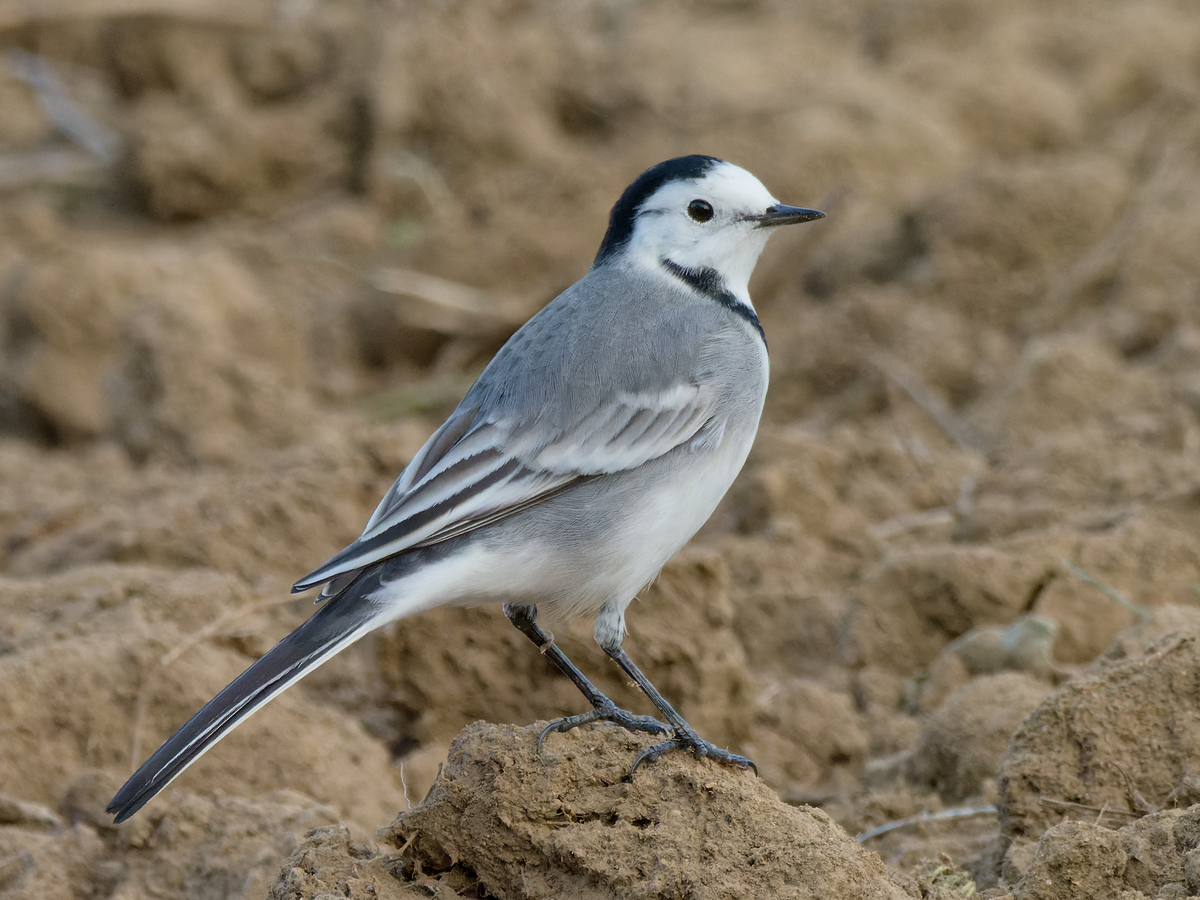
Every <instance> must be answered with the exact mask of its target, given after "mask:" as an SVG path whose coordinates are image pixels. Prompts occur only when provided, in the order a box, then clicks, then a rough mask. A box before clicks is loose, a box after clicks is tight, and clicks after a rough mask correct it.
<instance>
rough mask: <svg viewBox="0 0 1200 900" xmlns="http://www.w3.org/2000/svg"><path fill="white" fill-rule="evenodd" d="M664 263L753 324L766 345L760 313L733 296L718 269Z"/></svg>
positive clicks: (682, 279)
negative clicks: (759, 318)
mask: <svg viewBox="0 0 1200 900" xmlns="http://www.w3.org/2000/svg"><path fill="white" fill-rule="evenodd" d="M662 265H663V268H664V269H666V270H667V271H668V272H670V273H671V274H672V275H674V276H675V277H676V278H678V279H679V280H680V281H682V282H683V283H684V284H686V285H688V286H689V287H691V288H694V289H695V290H697V291H699V292H700V293H701V294H703V295H704V296H706V297H710V298H712V299H713V300H716V301H717V302H718V303H720V304H721V305H722V306H724V307H725V308H726V309H728V310H730V311H731V312H733V313H734V314H736V315H739V316H741V317H742V318H743V319H745V320H746V321H747V322H749V323H750V324H751V325H753V326H754V330H755V331H757V332H758V336H759V337H760V338H762V342H763V346H764V347H765V346H766V344H767V335H766V333H765V332H764V331H763V327H762V322H760V321H758V315H757V314H756V313H755V312H754V310H752V309H751V308H750V307H749V306H747V305H746V304H745V303H742V302H741V301H740V300H738V298H737V297H735V296H733V294H732V292H730V290H729V288H727V287H725V280H724V279H723V278H721V275H720V273H718V272H717V270H716V269H709V268H704V269H685V268H684V267H683V266H681V265H679V263H677V262H672V261H671V260H669V259H664V260H662Z"/></svg>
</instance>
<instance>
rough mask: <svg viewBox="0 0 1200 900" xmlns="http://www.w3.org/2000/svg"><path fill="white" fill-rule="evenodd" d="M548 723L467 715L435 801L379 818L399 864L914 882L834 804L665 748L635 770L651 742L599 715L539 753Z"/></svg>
mask: <svg viewBox="0 0 1200 900" xmlns="http://www.w3.org/2000/svg"><path fill="white" fill-rule="evenodd" d="M540 727H541V726H538V725H535V726H532V727H529V728H523V729H516V728H513V727H511V726H495V725H486V724H483V723H478V724H476V725H473V726H471V727H469V728H468V729H466V730H465V731H464V732H463V733H462V734H461V735H460V736H459V737H458V738H457V739H456V740H455V741H454V743H453V744H452V745H451V748H450V756H449V759H448V761H447V765H446V769H445V770H444V771H443V772H442V774H441V775H440V777H439V778H438V780H437V782H436V783H435V784H434V786H433V789H432V791H431V792H430V794H429V796H428V797H426V798H425V800H424V802H423V803H422V804H421V805H420V806H418V807H416V808H415V809H412V810H410V811H409V812H405V813H401V814H400V816H399V818H398V819H397V820H396V821H395V822H394V823H393V824H392V825H391V826H390V827H388V828H386V829H384V830H383V831H381V832H380V834H379V838H380V840H381V841H383V842H384V843H387V844H391V845H392V846H393V847H395V848H397V851H398V853H395V854H394V855H393V860H394V861H393V862H392V866H393V868H394V870H396V871H397V872H400V873H403V874H404V875H406V876H407V877H409V878H411V879H413V880H416V881H418V882H419V883H421V884H424V885H427V886H428V888H429V889H430V890H432V889H434V888H435V886H439V885H440V886H441V889H442V890H445V889H446V888H447V887H449V888H450V889H451V890H454V891H456V892H458V893H462V892H463V891H465V890H474V891H476V892H481V893H486V894H496V895H499V896H503V897H512V898H521V897H530V898H532V897H547V898H548V897H563V896H570V897H579V898H585V897H589V898H590V897H596V898H599V897H647V898H650V897H678V896H681V895H686V896H689V897H697V898H703V897H762V896H767V895H770V896H773V897H831V898H836V897H894V898H899V897H903V896H905V892H904V891H903V890H901V888H900V886H899V885H898V884H897V883H896V882H895V881H894V880H893V879H891V878H890V877H889V876H888V875H887V873H886V871H885V870H884V868H883V865H882V864H881V863H880V861H879V859H878V858H877V857H875V856H874V855H873V854H868V853H865V852H863V851H862V850H861V849H859V848H858V846H857V845H855V843H854V842H853V841H852V840H850V838H849V836H847V835H846V834H845V832H843V831H842V830H841V829H840V828H839V827H838V826H837V825H836V824H834V823H833V822H832V821H831V820H830V819H829V817H828V816H826V815H825V814H824V813H822V812H821V811H820V810H816V809H811V808H799V809H797V808H794V807H790V806H787V805H785V804H783V803H781V802H780V801H779V800H778V798H776V797H775V795H774V794H773V793H772V792H771V791H770V790H769V789H768V788H766V787H765V786H764V785H763V784H762V783H761V782H760V781H758V780H757V779H756V778H754V776H753V775H752V774H750V773H748V772H739V771H732V770H728V769H725V768H722V767H720V766H717V765H713V764H699V765H698V764H696V763H695V761H693V760H691V759H687V758H676V757H674V756H667V757H666V758H664V759H661V760H659V761H657V762H656V763H655V764H653V765H651V766H647V767H645V768H644V769H641V770H639V771H638V773H637V775H636V776H635V777H634V779H633V780H632V782H627V781H625V780H624V774H625V773H626V772H628V769H629V765H630V761H631V759H632V758H633V756H634V755H636V753H637V751H638V749H639V748H640V747H642V746H647V745H648V742H646V741H639V740H638V739H635V738H633V737H631V736H630V735H627V734H626V733H624V732H621V731H619V730H618V729H615V728H610V727H605V726H598V727H597V726H590V727H587V728H584V729H580V730H577V731H574V732H570V733H568V734H566V735H556V736H555V737H554V738H552V739H551V741H550V742H548V743H547V745H546V746H545V748H544V750H543V751H542V752H541V753H539V752H538V750H537V748H536V746H535V739H536V736H537V733H538V731H539V730H540ZM551 744H552V745H553V746H551ZM323 837H324V836H318V837H317V838H316V839H312V840H310V847H311V845H312V844H314V843H318V844H319V843H321V842H322V840H323ZM335 839H336V837H335ZM345 847H346V851H347V852H348V853H351V854H352V853H355V852H356V851H355V848H354V847H353V846H352V845H350V844H346V845H345ZM311 852H312V851H311V850H310V849H308V848H305V849H302V850H301V851H299V853H298V855H297V856H298V858H299V859H300V860H303V858H304V857H305V855H306V854H309V853H311ZM358 852H361V851H358ZM324 866H325V867H330V866H329V863H328V862H324ZM332 868H333V873H332V874H333V877H334V878H336V877H337V875H336V873H337V871H338V866H337V865H336V864H335V865H334V866H332ZM289 877H290V876H288V875H285V879H287V878H289ZM346 883H347V885H348V884H349V883H348V882H346ZM328 884H329V882H324V883H318V885H317V887H316V889H317V890H320V889H322V888H324V889H329V888H328V887H326V885H328ZM367 895H368V892H367V891H365V890H364V891H363V892H362V893H361V894H358V893H354V892H353V891H351V892H350V893H348V894H347V896H367Z"/></svg>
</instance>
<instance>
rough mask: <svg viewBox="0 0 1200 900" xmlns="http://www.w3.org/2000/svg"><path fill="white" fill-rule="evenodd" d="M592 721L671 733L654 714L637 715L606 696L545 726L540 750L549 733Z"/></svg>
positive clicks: (538, 742) (647, 731)
mask: <svg viewBox="0 0 1200 900" xmlns="http://www.w3.org/2000/svg"><path fill="white" fill-rule="evenodd" d="M591 722H611V723H612V724H613V725H620V726H621V727H622V728H624V729H625V730H626V731H632V732H635V733H636V732H639V731H640V732H645V733H646V734H670V733H671V729H669V728H668V727H667V726H666V725H664V724H663V723H662V722H660V721H658V719H655V718H654V717H653V716H639V715H635V714H634V713H631V712H627V711H626V710H623V709H621V707H619V706H617V704H615V703H613V702H612V701H611V700H609V699H608V698H605V702H604V703H601V704H600V705H598V706H596V707H595V708H594V709H589V710H588V711H587V712H585V713H580V714H579V715H577V716H563V717H562V718H561V719H555V720H554V721H552V722H551V723H550V724H549V725H547V726H546V727H545V728H543V729H542V733H541V734H539V735H538V739H537V748H538V752H541V749H542V743H543V742H544V741H545V740H546V737H547V736H548V735H550V734H553V733H554V732H567V731H570V730H571V729H572V728H578V727H579V726H580V725H587V724H589V723H591Z"/></svg>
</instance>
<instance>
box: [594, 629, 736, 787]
mask: <svg viewBox="0 0 1200 900" xmlns="http://www.w3.org/2000/svg"><path fill="white" fill-rule="evenodd" d="M604 652H605V653H607V654H608V655H609V656H610V657H612V658H613V660H615V661H616V663H617V665H618V666H620V667H621V668H622V670H624V672H625V674H626V675H628V676H629V677H630V678H632V679H633V680H634V681H635V682H637V686H638V687H640V688H641V689H642V690H643V691H644V692H645V694H646V696H647V697H649V698H650V700H651V701H652V702H653V703H654V705H655V706H657V707H658V711H659V712H661V713H662V714H663V718H665V719H666V720H667V722H669V723H670V725H671V730H672V731H674V732H675V735H674V737H672V738H671V739H670V740H669V741H663V742H662V743H661V744H655V745H654V746H653V747H647V748H646V749H645V750H643V751H642V752H641V753H639V754H638V755H637V756H636V757H635V758H634V760H633V765H632V766H631V767H630V768H629V777H630V778H633V773H634V772H636V771H637V769H638V766H640V765H641V764H642V763H644V762H653V761H654V760H656V759H658V758H659V757H660V756H662V755H663V754H664V753H669V752H670V751H672V750H691V751H692V752H693V753H695V754H696V755H697V756H707V757H708V758H709V759H715V760H716V761H717V762H719V763H724V764H725V765H727V766H737V767H738V768H741V769H747V768H749V769H754V774H756V775H757V774H758V767H757V766H755V765H754V763H753V762H751V761H750V760H748V759H746V757H744V756H738V755H737V754H736V753H730V752H729V751H728V750H722V749H721V748H720V747H717V746H715V745H713V744H710V743H709V742H708V741H706V740H704V739H703V738H701V737H700V735H698V734H696V731H695V729H694V728H692V726H691V725H689V724H688V723H687V722H685V721H684V720H683V716H681V715H679V713H677V712H676V711H675V707H673V706H671V704H670V703H668V702H667V701H666V698H665V697H663V695H662V694H660V693H659V692H658V689H657V688H656V687H655V686H654V685H653V684H651V683H650V679H649V678H647V677H646V676H645V675H644V674H642V670H641V669H639V668H638V667H637V666H635V665H634V664H633V660H631V659H630V658H629V657H628V656H627V655H626V653H625V651H624V650H622V649H621V646H620V645H619V644H618V645H616V646H612V647H605V648H604Z"/></svg>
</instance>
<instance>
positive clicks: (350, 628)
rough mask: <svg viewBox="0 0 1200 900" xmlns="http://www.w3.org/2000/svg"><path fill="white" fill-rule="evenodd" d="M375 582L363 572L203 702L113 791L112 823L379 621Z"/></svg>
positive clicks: (135, 808) (378, 623)
mask: <svg viewBox="0 0 1200 900" xmlns="http://www.w3.org/2000/svg"><path fill="white" fill-rule="evenodd" d="M378 584H379V582H378V577H377V576H376V577H372V573H364V575H363V576H362V577H360V578H359V579H358V580H357V581H356V582H355V583H354V584H352V585H350V586H349V587H347V588H346V589H345V590H343V591H342V592H341V593H340V594H338V595H337V596H336V597H334V598H332V599H331V600H329V602H328V603H327V604H326V605H325V606H322V607H321V609H320V610H318V612H317V613H316V614H315V615H313V617H312V618H310V619H309V620H308V621H307V622H305V623H304V624H303V625H301V626H300V627H299V628H297V629H296V630H295V631H293V632H292V633H291V634H289V635H288V636H287V637H285V638H284V639H283V640H282V641H280V642H279V643H278V644H276V645H275V646H274V647H273V648H271V650H270V651H269V652H268V653H267V654H266V655H265V656H263V657H262V658H261V659H259V660H258V661H257V662H255V663H254V665H252V666H251V667H250V668H248V669H247V670H246V671H245V672H243V673H242V674H241V675H239V676H238V677H237V678H235V679H234V680H233V682H232V683H231V684H230V685H229V686H228V687H226V688H225V689H224V690H223V691H221V693H219V694H217V696H215V697H214V698H213V699H212V700H210V701H209V702H208V703H207V704H205V706H204V708H203V709H201V710H200V712H198V713H196V714H195V715H194V716H192V718H191V719H189V720H188V722H187V724H186V725H184V726H183V727H182V728H180V729H179V730H178V731H177V732H175V734H173V735H172V736H171V737H170V738H168V739H167V741H166V743H164V744H163V745H162V746H161V747H159V748H158V749H157V750H156V751H155V752H154V755H153V756H151V757H150V758H149V759H148V760H146V762H145V763H143V764H142V767H141V768H140V769H138V770H137V771H136V772H134V773H133V775H132V776H131V777H130V779H129V780H128V781H127V782H125V785H124V787H122V788H121V789H120V790H119V791H117V794H116V796H115V797H113V799H112V802H111V803H109V804H108V811H109V812H110V813H113V814H114V815H115V816H116V821H117V822H124V821H125V820H126V819H128V818H129V817H130V816H132V815H133V814H134V813H135V812H137V811H138V810H139V809H141V808H142V807H143V806H145V805H146V803H147V802H149V801H150V799H151V798H152V797H154V795H155V794H157V793H158V792H159V791H161V790H162V789H163V788H165V787H166V786H167V785H168V784H170V783H171V782H172V781H173V780H174V779H175V778H176V777H178V775H179V774H180V773H181V772H183V770H184V769H186V768H187V767H188V766H190V765H191V764H192V763H194V762H195V761H196V760H198V759H199V758H200V757H201V756H202V755H204V753H205V752H206V751H207V750H209V749H210V748H211V747H212V746H213V745H214V744H216V743H217V741H219V740H220V739H221V738H223V737H224V736H225V735H227V734H228V733H229V732H230V731H232V730H233V729H234V727H236V726H237V725H240V724H241V723H242V722H244V721H245V720H246V719H248V718H249V717H250V716H251V715H252V714H253V713H254V712H256V711H257V710H258V709H259V708H260V707H262V706H263V705H264V704H266V703H267V701H269V700H271V699H272V698H273V697H275V695H277V694H279V693H280V692H282V691H284V690H286V689H287V688H288V687H290V686H291V685H292V684H294V683H295V682H296V681H298V680H300V678H302V677H303V676H304V675H306V674H308V673H309V672H311V671H312V670H313V669H315V668H316V667H317V666H319V665H321V663H323V662H325V661H326V660H327V659H329V658H330V657H332V656H333V655H334V654H336V653H337V652H338V651H340V650H343V649H345V648H346V647H348V646H349V645H350V644H352V643H354V642H355V641H356V640H358V639H359V638H360V637H362V636H363V635H364V634H366V633H367V632H368V631H370V630H372V629H373V628H375V627H377V626H378V625H381V624H383V622H384V621H385V619H384V617H383V616H381V615H380V614H381V612H382V610H381V609H380V608H379V606H378V605H376V604H375V603H372V602H371V600H370V599H368V596H369V594H370V593H371V591H372V590H373V589H374V588H376V587H378Z"/></svg>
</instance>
